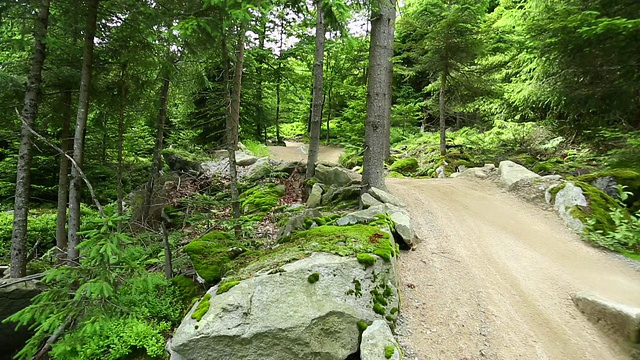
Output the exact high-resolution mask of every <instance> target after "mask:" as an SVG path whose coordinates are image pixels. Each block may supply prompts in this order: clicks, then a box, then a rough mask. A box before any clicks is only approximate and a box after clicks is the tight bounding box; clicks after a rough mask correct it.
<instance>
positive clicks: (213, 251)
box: [184, 234, 244, 283]
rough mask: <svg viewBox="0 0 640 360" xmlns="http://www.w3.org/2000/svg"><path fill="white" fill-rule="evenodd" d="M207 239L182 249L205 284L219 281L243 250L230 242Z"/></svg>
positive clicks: (193, 242)
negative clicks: (228, 265)
mask: <svg viewBox="0 0 640 360" xmlns="http://www.w3.org/2000/svg"><path fill="white" fill-rule="evenodd" d="M207 235H209V234H207ZM207 235H205V236H207ZM218 235H219V234H218ZM218 235H211V236H218ZM207 239H208V238H204V240H202V238H201V239H199V240H194V241H192V242H190V243H189V244H188V245H187V246H185V247H184V251H185V252H186V253H187V255H189V259H191V262H192V263H193V266H194V267H195V269H196V271H197V272H198V275H200V276H201V277H202V278H203V279H204V280H205V281H206V282H207V283H215V282H218V281H220V280H221V279H222V277H223V276H224V274H225V273H226V271H227V264H229V262H231V261H232V260H233V259H235V258H236V257H237V256H238V255H239V254H240V253H242V252H243V251H244V249H242V248H241V247H240V246H238V245H237V244H235V243H233V242H231V241H226V240H225V241H219V240H218V241H208V240H207Z"/></svg>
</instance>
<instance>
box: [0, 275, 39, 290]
mask: <svg viewBox="0 0 640 360" xmlns="http://www.w3.org/2000/svg"><path fill="white" fill-rule="evenodd" d="M43 277H44V273H40V274H33V275H29V276H25V277H21V278H19V279H17V280H15V281H12V282H8V283H4V284H0V289H2V288H5V287H9V286H11V285H14V284H19V283H21V282H25V281H29V280H37V279H41V278H43Z"/></svg>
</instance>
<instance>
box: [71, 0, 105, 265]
mask: <svg viewBox="0 0 640 360" xmlns="http://www.w3.org/2000/svg"><path fill="white" fill-rule="evenodd" d="M98 3H99V0H89V1H88V10H89V11H88V13H87V22H86V31H85V36H84V54H83V57H82V74H81V78H80V95H79V98H78V115H77V117H76V130H75V134H74V137H73V160H74V161H75V162H76V164H78V166H80V167H81V166H82V159H83V157H84V137H85V132H86V128H87V117H88V115H89V92H90V90H91V73H92V66H93V46H94V43H93V41H94V38H95V35H96V27H97V19H98ZM82 181H83V180H82V178H81V177H80V173H79V172H78V169H76V168H75V166H74V167H72V168H71V182H70V185H69V236H68V242H69V243H68V249H67V260H68V261H70V263H71V264H74V263H76V262H77V259H78V257H79V256H80V254H79V252H78V250H77V249H76V246H78V244H79V243H80V237H79V236H78V231H79V230H80V185H81V183H82Z"/></svg>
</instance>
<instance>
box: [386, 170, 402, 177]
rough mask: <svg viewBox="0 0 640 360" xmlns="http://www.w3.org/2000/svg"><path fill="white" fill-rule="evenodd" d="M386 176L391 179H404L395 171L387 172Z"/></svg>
mask: <svg viewBox="0 0 640 360" xmlns="http://www.w3.org/2000/svg"><path fill="white" fill-rule="evenodd" d="M387 177H388V178H392V179H404V175H402V174H400V173H399V172H397V171H391V172H389V175H387Z"/></svg>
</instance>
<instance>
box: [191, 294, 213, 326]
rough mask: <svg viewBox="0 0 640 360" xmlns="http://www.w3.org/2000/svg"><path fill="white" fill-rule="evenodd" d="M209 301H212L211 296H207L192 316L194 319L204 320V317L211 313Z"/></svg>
mask: <svg viewBox="0 0 640 360" xmlns="http://www.w3.org/2000/svg"><path fill="white" fill-rule="evenodd" d="M209 300H211V294H206V295H205V296H204V297H203V298H202V301H200V303H199V304H198V306H197V307H196V309H195V310H194V311H193V313H192V314H191V318H192V319H195V320H196V321H200V320H202V317H203V316H204V314H206V313H207V311H209V307H210V306H211V303H210V302H209Z"/></svg>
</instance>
